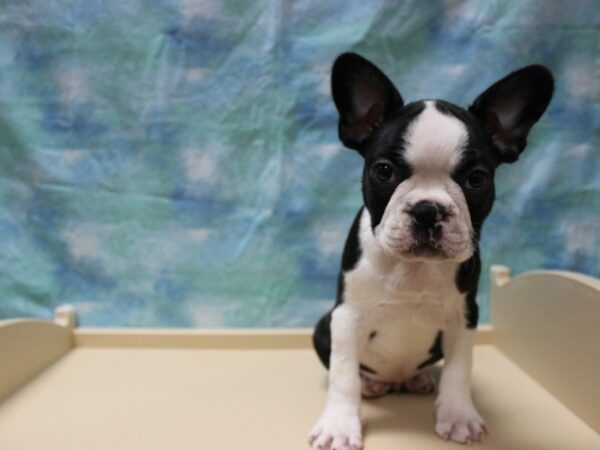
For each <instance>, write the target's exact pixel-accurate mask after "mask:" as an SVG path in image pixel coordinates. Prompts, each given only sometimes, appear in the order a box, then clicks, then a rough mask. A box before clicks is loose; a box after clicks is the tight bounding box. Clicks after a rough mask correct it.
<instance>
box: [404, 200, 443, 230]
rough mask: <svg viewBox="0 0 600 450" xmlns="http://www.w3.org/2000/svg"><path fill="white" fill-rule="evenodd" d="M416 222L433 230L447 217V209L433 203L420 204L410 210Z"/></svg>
mask: <svg viewBox="0 0 600 450" xmlns="http://www.w3.org/2000/svg"><path fill="white" fill-rule="evenodd" d="M410 214H411V215H412V216H413V218H414V220H415V222H417V223H418V224H419V225H421V226H422V227H423V228H426V229H429V228H432V227H433V226H434V225H435V224H436V223H437V222H440V221H441V220H442V219H443V218H444V217H445V216H446V209H445V208H444V207H443V206H442V205H438V204H437V203H431V202H419V203H417V204H416V205H415V206H413V208H412V209H411V210H410Z"/></svg>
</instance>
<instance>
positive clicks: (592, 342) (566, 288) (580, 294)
mask: <svg viewBox="0 0 600 450" xmlns="http://www.w3.org/2000/svg"><path fill="white" fill-rule="evenodd" d="M490 293H491V302H490V318H491V320H492V323H493V324H494V333H493V343H494V345H496V346H497V348H498V349H500V350H501V351H502V352H504V353H505V354H506V355H507V356H508V357H509V358H510V359H511V360H512V361H514V362H515V363H516V364H518V365H519V367H521V368H522V369H523V370H525V371H526V372H528V373H529V374H530V375H531V376H532V377H533V378H535V380H536V381H538V382H539V383H540V384H541V385H543V386H544V387H546V389H548V390H549V391H550V392H552V394H553V395H554V396H556V397H557V398H558V399H559V400H560V401H561V402H563V403H564V404H565V405H567V406H568V407H569V408H571V409H572V410H573V411H574V412H575V413H576V414H577V415H578V416H579V417H581V418H582V419H583V420H585V421H586V422H587V423H588V424H589V425H590V426H591V427H592V428H594V429H595V430H596V432H597V433H600V280H598V279H595V278H591V277H588V276H585V275H581V274H576V273H571V272H559V271H545V272H530V273H527V274H524V275H520V276H517V277H514V278H510V272H509V271H508V269H507V268H505V267H498V266H496V267H494V268H493V269H492V276H491V286H490Z"/></svg>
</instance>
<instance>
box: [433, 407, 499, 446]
mask: <svg viewBox="0 0 600 450" xmlns="http://www.w3.org/2000/svg"><path fill="white" fill-rule="evenodd" d="M436 407H437V411H436V424H435V432H436V433H437V435H438V436H439V437H441V438H442V439H444V440H446V441H447V440H451V441H454V442H458V443H459V444H470V443H471V442H476V441H477V442H478V441H481V438H482V436H483V435H484V434H486V433H487V429H486V427H485V422H484V421H483V419H482V418H481V416H480V415H479V414H478V413H477V410H476V409H475V406H473V403H472V402H471V399H469V398H446V399H438V401H437V402H436Z"/></svg>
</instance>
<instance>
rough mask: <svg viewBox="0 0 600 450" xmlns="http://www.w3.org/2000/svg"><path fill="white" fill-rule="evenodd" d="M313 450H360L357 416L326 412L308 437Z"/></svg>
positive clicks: (339, 412) (359, 423)
mask: <svg viewBox="0 0 600 450" xmlns="http://www.w3.org/2000/svg"><path fill="white" fill-rule="evenodd" d="M308 442H309V444H310V445H311V447H312V449H313V450H360V449H362V424H361V421H360V417H359V416H358V414H353V413H347V412H341V411H334V410H327V411H325V413H323V415H322V416H321V418H320V419H319V421H318V422H317V424H316V425H315V426H314V427H313V429H312V431H311V432H310V435H309V437H308Z"/></svg>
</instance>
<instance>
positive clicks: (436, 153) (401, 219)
mask: <svg viewBox="0 0 600 450" xmlns="http://www.w3.org/2000/svg"><path fill="white" fill-rule="evenodd" d="M425 104H426V107H425V109H424V110H423V112H421V114H420V115H419V116H418V117H417V118H416V119H415V121H414V123H413V124H412V125H411V126H410V127H409V129H408V131H407V134H406V137H405V141H406V144H405V152H404V159H405V161H406V162H407V163H408V164H409V165H410V167H411V171H412V175H411V176H410V178H408V179H407V180H405V181H403V182H402V183H400V184H399V185H398V187H397V188H396V190H395V191H394V193H393V195H392V197H391V198H390V200H389V202H388V204H387V206H386V209H385V212H384V214H383V217H382V219H381V222H380V223H379V225H378V226H377V228H376V229H375V236H376V238H377V240H378V241H379V244H380V246H381V248H383V249H384V250H385V251H386V252H387V253H389V254H390V255H392V256H395V257H400V258H404V259H415V256H414V255H413V254H411V248H412V247H413V245H414V244H415V240H414V235H413V232H412V226H413V217H412V216H411V215H410V213H409V212H410V210H411V209H412V207H413V206H414V205H415V204H417V203H419V202H421V201H428V202H433V203H437V204H439V205H442V206H443V207H445V208H446V210H447V211H448V212H449V217H448V219H447V220H446V221H444V222H441V223H440V225H441V227H442V238H441V240H440V241H439V243H438V246H439V249H440V250H442V252H443V254H444V255H445V257H447V258H450V259H453V260H455V261H459V262H460V261H465V260H467V259H468V258H469V257H470V256H471V255H472V254H473V241H472V238H471V235H472V233H473V228H472V225H471V216H470V214H469V208H468V206H467V201H466V199H465V196H464V194H463V191H462V189H461V188H460V186H459V185H458V184H457V183H456V182H455V181H454V180H453V179H452V176H451V175H452V171H453V170H454V169H455V168H456V166H457V164H458V163H459V162H460V159H461V158H462V154H463V151H464V146H465V143H466V141H467V130H466V129H465V126H464V124H463V123H462V122H461V121H460V120H458V119H456V118H454V117H451V116H448V115H445V114H442V113H441V112H439V111H438V110H437V109H436V107H435V105H434V103H433V102H430V101H428V102H425Z"/></svg>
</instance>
